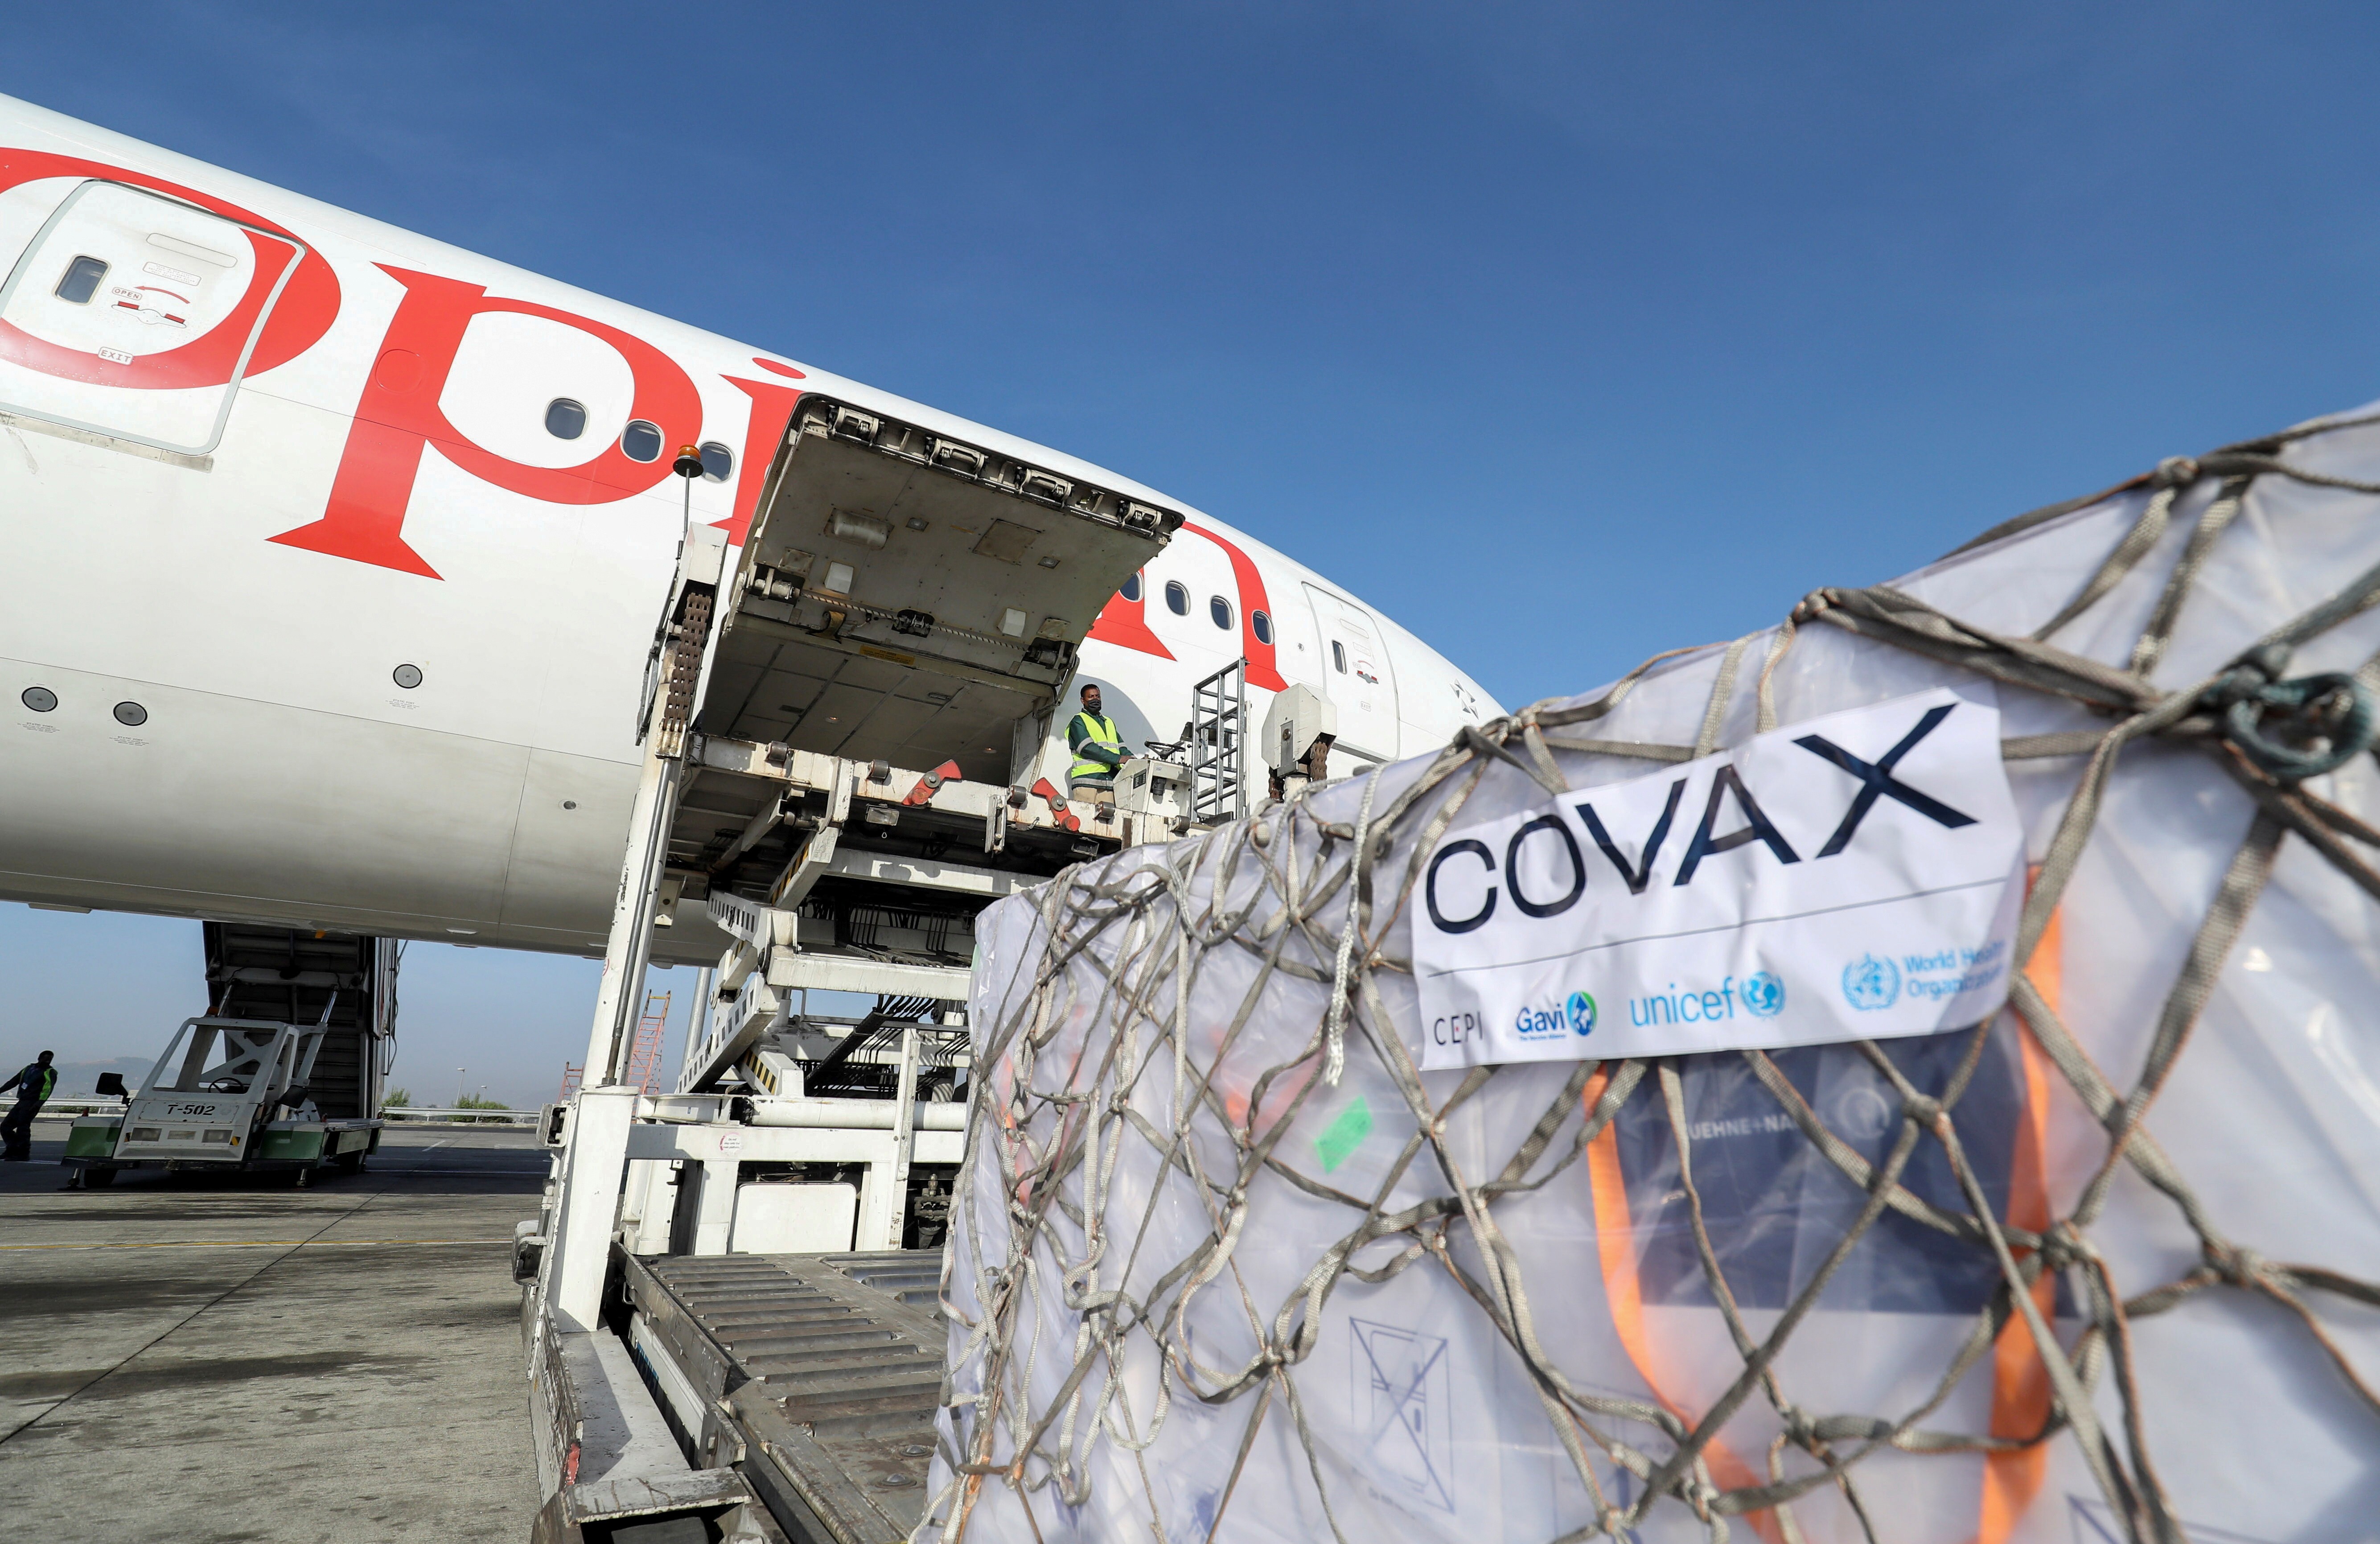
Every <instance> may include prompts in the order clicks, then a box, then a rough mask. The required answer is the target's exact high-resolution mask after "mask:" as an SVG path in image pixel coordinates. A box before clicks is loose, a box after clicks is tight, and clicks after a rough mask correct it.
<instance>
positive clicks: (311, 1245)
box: [0, 1238, 512, 1254]
mask: <svg viewBox="0 0 2380 1544" xmlns="http://www.w3.org/2000/svg"><path fill="white" fill-rule="evenodd" d="M511 1242H512V1240H511V1239H510V1238H183V1239H164V1240H161V1241H159V1242H156V1243H150V1244H0V1251H6V1252H8V1253H11V1254H13V1253H17V1252H18V1251H21V1250H27V1249H294V1248H305V1249H332V1248H354V1247H357V1246H362V1245H381V1244H510V1243H511Z"/></svg>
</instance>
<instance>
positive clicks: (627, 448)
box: [620, 419, 662, 461]
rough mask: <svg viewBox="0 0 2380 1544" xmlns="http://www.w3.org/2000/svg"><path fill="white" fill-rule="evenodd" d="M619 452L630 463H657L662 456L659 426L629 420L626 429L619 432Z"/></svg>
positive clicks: (640, 420) (641, 420)
mask: <svg viewBox="0 0 2380 1544" xmlns="http://www.w3.org/2000/svg"><path fill="white" fill-rule="evenodd" d="M620 450H621V453H622V454H623V455H625V456H627V458H628V459H629V460H631V461H657V460H659V459H660V458H661V454H662V431H661V426H660V425H659V424H652V423H647V422H646V421H645V420H644V419H629V420H628V427H627V428H625V429H624V430H622V431H620Z"/></svg>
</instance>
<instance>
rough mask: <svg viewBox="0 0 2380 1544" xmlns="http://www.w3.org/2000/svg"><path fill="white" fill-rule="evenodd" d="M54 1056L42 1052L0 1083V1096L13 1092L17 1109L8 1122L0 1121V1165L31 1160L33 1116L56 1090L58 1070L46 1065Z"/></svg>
mask: <svg viewBox="0 0 2380 1544" xmlns="http://www.w3.org/2000/svg"><path fill="white" fill-rule="evenodd" d="M56 1055H57V1052H55V1051H44V1052H42V1053H41V1054H40V1055H39V1056H36V1057H35V1058H33V1060H32V1061H31V1062H30V1063H28V1064H26V1066H25V1068H24V1070H23V1071H21V1072H19V1073H18V1075H17V1076H14V1077H12V1078H10V1079H8V1081H7V1082H6V1083H0V1094H5V1093H6V1092H7V1091H8V1090H9V1089H11V1088H14V1089H16V1090H17V1108H15V1109H14V1110H11V1111H9V1112H8V1118H7V1119H6V1120H5V1121H0V1144H4V1145H0V1161H7V1162H10V1163H23V1162H25V1161H29V1160H30V1159H31V1157H32V1156H33V1115H34V1112H36V1111H38V1110H40V1109H41V1107H42V1100H46V1099H48V1098H49V1097H50V1092H51V1090H52V1089H54V1088H56V1087H57V1086H58V1069H57V1068H55V1067H54V1066H52V1065H50V1063H51V1061H52V1060H53V1059H54V1058H55V1056H56Z"/></svg>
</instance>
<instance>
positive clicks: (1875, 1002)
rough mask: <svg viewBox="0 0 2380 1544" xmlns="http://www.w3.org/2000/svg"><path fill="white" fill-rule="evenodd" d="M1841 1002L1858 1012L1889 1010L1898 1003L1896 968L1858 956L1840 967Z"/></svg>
mask: <svg viewBox="0 0 2380 1544" xmlns="http://www.w3.org/2000/svg"><path fill="white" fill-rule="evenodd" d="M1843 999H1844V1001H1845V1002H1848V1003H1850V1004H1851V1005H1852V1007H1854V1008H1860V1009H1875V1008H1889V1007H1891V1006H1892V1005H1893V1004H1894V1003H1898V1002H1900V967H1899V966H1897V965H1895V964H1893V963H1892V962H1891V961H1890V960H1880V959H1877V958H1876V956H1875V955H1874V954H1862V955H1861V956H1860V957H1859V958H1857V959H1855V960H1853V961H1852V963H1851V964H1849V965H1847V966H1845V967H1843Z"/></svg>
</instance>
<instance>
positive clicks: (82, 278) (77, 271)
mask: <svg viewBox="0 0 2380 1544" xmlns="http://www.w3.org/2000/svg"><path fill="white" fill-rule="evenodd" d="M105 277H107V264H105V263H103V262H102V261H99V259H97V258H95V257H79V258H77V259H75V260H74V261H72V262H70V263H68V264H67V274H66V277H65V278H62V279H60V280H59V281H58V287H57V290H56V292H55V293H56V295H57V298H59V299H61V300H64V301H65V302H67V304H68V305H70V306H88V305H90V304H91V297H92V296H94V295H96V294H98V293H99V281H100V280H102V279H103V278H105Z"/></svg>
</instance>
